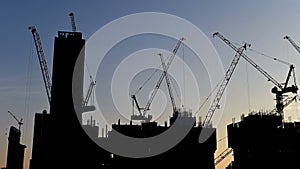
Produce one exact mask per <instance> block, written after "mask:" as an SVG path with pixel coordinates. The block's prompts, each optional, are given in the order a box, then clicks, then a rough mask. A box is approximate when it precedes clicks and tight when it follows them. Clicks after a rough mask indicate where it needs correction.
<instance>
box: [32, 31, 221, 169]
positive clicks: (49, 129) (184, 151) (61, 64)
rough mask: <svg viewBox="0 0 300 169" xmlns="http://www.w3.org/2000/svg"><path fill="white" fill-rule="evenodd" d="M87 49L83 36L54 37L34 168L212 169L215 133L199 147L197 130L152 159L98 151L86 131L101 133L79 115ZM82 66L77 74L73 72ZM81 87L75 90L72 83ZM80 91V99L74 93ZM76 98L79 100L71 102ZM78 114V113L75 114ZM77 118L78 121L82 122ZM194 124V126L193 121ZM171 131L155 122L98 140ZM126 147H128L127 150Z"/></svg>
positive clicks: (37, 126)
mask: <svg viewBox="0 0 300 169" xmlns="http://www.w3.org/2000/svg"><path fill="white" fill-rule="evenodd" d="M84 45H85V40H84V39H82V34H81V33H80V32H58V36H57V37H55V44H54V59H53V73H52V89H51V104H50V113H47V112H46V111H43V112H42V113H36V114H35V120H34V138H33V146H32V159H31V161H30V169H58V168H85V169H97V168H120V167H122V168H124V167H126V168H127V167H128V168H129V167H130V168H141V167H142V166H146V167H147V168H148V167H160V166H165V167H167V166H168V167H178V166H182V167H194V166H195V165H196V166H199V168H203V169H214V152H215V150H216V132H215V129H210V130H213V134H212V136H211V137H210V138H209V139H208V141H207V142H205V143H203V144H200V143H198V137H199V134H200V132H201V131H202V127H196V126H194V127H193V128H192V130H191V131H190V132H189V134H188V135H187V136H186V137H185V138H184V139H183V140H182V141H181V142H180V143H179V144H177V145H176V146H175V147H174V148H173V149H171V150H169V151H167V152H165V153H163V154H161V155H158V156H154V157H149V158H142V159H141V158H126V157H121V156H117V155H112V154H111V153H110V152H107V151H105V150H103V149H102V148H100V147H99V146H98V145H97V144H96V143H95V142H94V141H92V140H91V139H90V138H89V136H87V134H86V133H85V132H84V129H85V130H89V131H91V132H93V133H94V135H95V136H94V137H95V138H97V137H98V135H99V134H98V132H99V128H98V127H97V126H95V123H94V122H93V121H92V120H91V121H90V123H88V124H87V125H82V122H81V120H78V119H81V118H80V117H81V115H82V113H83V112H85V111H86V110H85V108H83V107H82V101H83V79H84ZM77 60H79V61H80V65H77V66H78V69H77V72H76V74H74V67H75V63H76V61H77ZM73 75H74V77H75V78H76V80H77V83H76V84H75V85H73V86H72V78H73ZM73 90H76V94H75V95H76V96H74V95H72V91H73ZM73 96H74V97H75V99H73ZM75 109H76V110H77V111H75ZM78 117H79V118H78ZM171 119H172V120H173V121H174V120H175V119H188V120H191V119H192V120H194V119H195V118H193V117H179V116H176V117H173V118H171ZM194 123H195V121H194ZM169 127H170V126H167V125H165V126H159V125H158V124H157V123H156V122H149V123H143V124H141V125H126V124H120V123H118V124H115V125H113V126H112V131H110V132H108V133H109V134H108V136H107V137H106V136H105V137H102V138H97V139H99V140H101V139H102V140H106V141H107V140H109V139H110V138H113V137H114V133H115V132H116V131H118V132H120V133H123V134H125V135H128V136H131V137H139V138H140V137H150V136H155V135H157V134H159V133H162V132H164V131H165V130H167V129H168V128H169ZM124 146H126V145H124Z"/></svg>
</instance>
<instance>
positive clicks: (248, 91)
mask: <svg viewBox="0 0 300 169" xmlns="http://www.w3.org/2000/svg"><path fill="white" fill-rule="evenodd" d="M246 54H247V51H246ZM248 64H249V63H248V62H245V65H246V66H245V68H246V83H247V84H246V85H247V99H248V111H249V113H250V112H251V104H250V98H251V97H250V84H249V69H248Z"/></svg>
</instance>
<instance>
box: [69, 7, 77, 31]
mask: <svg viewBox="0 0 300 169" xmlns="http://www.w3.org/2000/svg"><path fill="white" fill-rule="evenodd" d="M69 16H70V19H71V26H72V31H73V32H76V25H75V18H74V13H73V12H71V13H70V14H69Z"/></svg>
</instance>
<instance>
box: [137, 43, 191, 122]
mask: <svg viewBox="0 0 300 169" xmlns="http://www.w3.org/2000/svg"><path fill="white" fill-rule="evenodd" d="M183 40H185V38H183V37H182V38H180V39H179V41H178V42H177V44H176V46H175V48H174V49H173V51H172V55H171V57H170V58H169V60H168V62H167V65H166V66H165V70H166V71H167V70H168V69H169V67H170V65H171V63H172V61H173V59H174V57H175V55H176V53H177V51H178V49H179V47H180V45H181V43H182V41H183ZM164 77H165V73H164V72H163V73H162V74H161V76H160V78H159V80H158V82H157V83H156V85H155V88H154V90H153V91H152V93H151V95H150V98H149V100H148V101H147V103H146V106H145V108H142V110H143V111H141V109H139V113H140V114H139V115H135V114H133V115H131V120H144V121H145V122H149V121H150V120H151V119H152V116H151V115H148V116H146V113H147V111H149V110H150V106H151V103H152V101H153V99H154V97H155V95H156V93H157V91H158V89H159V87H160V85H161V83H162V81H163V79H164ZM131 98H132V99H135V101H136V97H135V96H131ZM135 103H137V102H135ZM136 106H137V107H138V105H136Z"/></svg>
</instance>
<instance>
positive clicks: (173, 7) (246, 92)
mask: <svg viewBox="0 0 300 169" xmlns="http://www.w3.org/2000/svg"><path fill="white" fill-rule="evenodd" d="M0 4H1V5H0V21H1V28H0V30H1V39H0V45H1V48H0V49H1V55H0V57H1V62H0V69H1V71H0V112H1V113H0V167H4V166H5V163H6V148H7V135H6V133H7V132H8V128H9V127H10V126H11V125H16V122H15V120H14V119H13V118H12V117H11V116H10V115H9V114H8V113H7V111H8V110H10V111H11V112H14V113H15V115H16V116H18V117H22V118H24V126H23V138H22V141H23V143H24V144H26V145H27V147H28V148H27V150H26V157H25V158H26V161H25V168H27V166H28V159H29V158H30V156H31V152H30V150H31V144H32V126H33V120H34V119H33V116H34V113H35V112H41V111H42V110H43V109H48V108H49V105H48V102H47V98H46V93H45V90H44V86H43V82H42V76H41V72H40V68H39V65H38V60H37V56H36V52H35V49H34V43H33V39H32V35H31V33H30V32H29V31H28V29H27V27H28V26H29V25H35V26H36V27H37V29H38V31H39V33H40V36H41V39H42V43H43V47H44V52H45V55H46V58H47V61H48V67H49V68H50V70H51V68H52V63H51V62H52V55H53V53H52V51H53V42H54V36H56V34H57V31H58V30H70V29H71V28H70V27H71V26H70V21H69V17H68V13H69V12H71V11H73V12H74V13H75V20H76V25H77V28H78V30H79V31H81V32H83V35H84V38H85V39H88V38H89V37H90V36H91V35H92V34H93V33H94V32H95V31H97V30H98V29H99V28H101V27H102V26H104V25H105V24H107V23H109V22H111V21H113V20H115V19H117V18H119V17H122V16H125V15H128V14H133V13H137V12H164V13H169V14H173V15H177V16H179V17H181V18H184V19H186V20H188V21H190V22H191V23H193V24H194V25H196V26H197V27H198V28H199V29H201V30H202V31H203V32H204V33H205V34H206V35H207V36H208V37H209V39H210V40H211V41H212V43H213V45H215V47H216V49H217V51H218V53H219V55H220V58H221V60H222V63H223V65H224V68H225V69H227V67H228V66H229V64H230V62H231V60H232V58H233V56H234V52H233V51H232V50H231V49H230V48H229V47H228V46H226V45H225V44H224V43H223V42H222V41H220V39H217V38H214V39H213V38H212V34H213V33H214V32H215V31H219V32H221V33H222V34H223V35H224V36H226V37H227V38H228V39H230V40H232V41H234V42H237V43H242V42H248V43H251V44H252V49H255V50H257V51H260V52H262V53H265V54H267V55H270V56H272V57H276V58H279V59H282V60H286V61H288V62H290V63H293V64H294V65H295V66H296V75H298V74H300V72H299V69H298V65H300V55H299V54H298V53H297V52H296V50H295V49H294V48H293V47H292V46H291V45H290V44H289V43H288V42H287V41H286V40H284V39H283V37H284V36H285V35H290V36H291V37H292V38H293V39H294V40H295V41H296V42H299V43H298V44H300V32H299V28H300V23H299V22H298V19H299V14H300V11H299V6H300V2H299V1H297V0H286V1H282V0H269V1H260V0H252V1H243V2H241V1H234V0H226V1H225V0H224V1H215V0H207V1H197V0H192V1H174V0H165V1H159V0H152V1H121V0H119V1H97V2H96V1H48V2H45V1H26V2H25V1H5V0H2V1H1V2H0ZM120 31H122V28H120ZM174 43H176V41H171V43H170V44H171V46H173V45H174ZM148 47H149V46H148ZM246 54H248V55H249V57H251V58H253V60H254V61H255V62H256V63H257V64H259V65H260V66H261V67H263V68H264V69H265V70H266V71H267V72H269V73H270V74H271V75H272V76H273V77H274V78H275V79H277V80H278V81H279V82H283V81H284V80H285V77H286V74H287V71H288V66H287V65H283V64H281V63H278V62H275V61H273V60H271V59H269V58H266V57H263V56H261V55H258V54H255V53H253V52H251V51H247V52H246ZM297 77H298V76H297ZM247 79H248V80H247ZM247 81H248V82H247ZM272 87H273V84H271V83H270V82H267V81H266V79H265V78H264V77H263V76H262V75H261V74H259V73H258V72H257V71H256V70H254V69H253V67H251V66H250V65H248V66H247V64H246V63H245V61H244V60H241V61H240V62H239V65H238V67H237V69H236V70H235V72H234V74H233V77H232V79H231V81H230V82H229V85H228V87H227V89H228V90H227V99H226V102H225V104H224V105H221V106H225V110H224V114H223V118H222V121H221V123H220V124H219V125H218V139H220V138H223V137H224V136H226V125H227V124H229V123H231V120H232V118H236V121H238V120H239V119H240V115H241V114H242V113H245V114H247V113H248V112H249V109H251V110H262V109H263V110H267V109H272V108H273V106H274V103H275V102H274V100H273V95H272V94H271V92H270V89H271V88H272ZM202 90H205V89H202ZM202 99H203V98H202ZM199 104H200V103H199ZM206 110H207V107H206ZM204 111H205V110H204ZM288 116H292V117H293V120H297V118H298V115H297V104H291V105H290V106H289V107H288V108H287V109H286V117H288ZM226 146H227V144H226V141H222V142H220V144H219V145H218V147H219V149H218V151H217V153H216V154H218V153H219V152H221V151H223V150H224V149H225V147H226ZM228 161H229V160H226V161H225V162H223V163H221V164H220V165H219V166H218V168H223V167H224V166H226V164H227V163H228Z"/></svg>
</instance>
